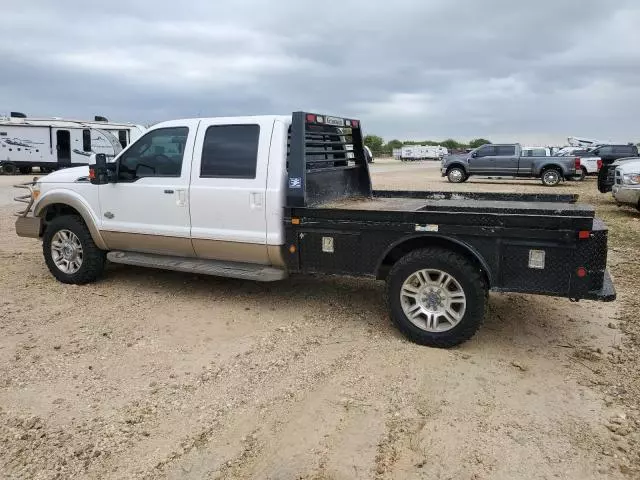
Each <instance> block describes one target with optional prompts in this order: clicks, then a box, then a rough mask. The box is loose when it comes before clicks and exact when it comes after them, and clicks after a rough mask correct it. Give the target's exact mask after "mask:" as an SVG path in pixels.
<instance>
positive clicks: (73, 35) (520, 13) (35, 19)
mask: <svg viewBox="0 0 640 480" xmlns="http://www.w3.org/2000/svg"><path fill="white" fill-rule="evenodd" d="M1 16H2V20H3V21H2V25H3V26H2V41H1V42H0V72H1V74H0V113H5V114H6V113H8V112H9V111H11V110H17V111H22V112H25V113H27V114H28V115H33V116H36V115H39V116H45V115H46V116H60V117H72V118H82V119H85V118H92V117H93V115H95V114H101V115H105V116H107V117H108V118H109V119H113V120H119V121H132V122H137V123H153V122H157V121H161V120H168V119H173V118H180V117H186V116H220V115H242V114H270V113H277V114H280V113H289V112H291V111H293V110H307V111H318V112H321V113H331V114H336V115H344V116H349V117H356V118H360V119H361V120H362V121H363V126H364V128H365V130H366V132H367V133H375V134H378V135H381V136H383V137H384V138H385V139H387V140H389V139H391V138H394V137H397V138H401V139H428V138H434V139H444V138H447V137H453V138H457V139H463V140H464V139H470V138H473V137H478V136H482V137H487V138H489V139H491V140H493V141H505V142H506V141H521V142H523V143H529V144H532V143H549V142H554V143H558V142H561V141H562V140H564V139H566V137H567V136H569V135H577V136H588V137H594V138H596V139H601V140H614V141H624V142H626V141H640V1H638V0H609V1H607V0H554V1H545V0H540V1H538V2H522V1H514V0H482V1H478V0H458V1H456V0H394V1H383V0H353V1H350V0H342V1H337V0H333V1H332V0H325V1H322V2H309V1H301V0H234V1H228V2H223V1H221V0H218V1H213V0H202V1H190V0H183V1H182V2H176V1H167V0H154V1H146V0H136V1H135V2H134V1H119V0H110V1H109V2H92V1H87V0H82V1H76V0H57V1H55V2H52V1H50V0H29V1H26V0H25V1H22V2H14V3H12V4H11V7H10V8H6V5H5V8H4V9H2V13H1Z"/></svg>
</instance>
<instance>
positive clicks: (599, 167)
mask: <svg viewBox="0 0 640 480" xmlns="http://www.w3.org/2000/svg"><path fill="white" fill-rule="evenodd" d="M601 168H602V159H600V158H599V159H598V170H600V169H601Z"/></svg>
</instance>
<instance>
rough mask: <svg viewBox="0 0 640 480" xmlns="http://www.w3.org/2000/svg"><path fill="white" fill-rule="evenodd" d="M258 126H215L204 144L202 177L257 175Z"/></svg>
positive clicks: (206, 134) (201, 163) (209, 130)
mask: <svg viewBox="0 0 640 480" xmlns="http://www.w3.org/2000/svg"><path fill="white" fill-rule="evenodd" d="M259 136H260V126H259V125H213V126H211V127H209V128H207V132H206V133H205V136H204V145H203V146H202V159H201V162H200V177H204V178H207V177H209V178H216V177H226V178H247V179H249V178H256V165H257V162H258V139H259Z"/></svg>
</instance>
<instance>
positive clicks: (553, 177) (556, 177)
mask: <svg viewBox="0 0 640 480" xmlns="http://www.w3.org/2000/svg"><path fill="white" fill-rule="evenodd" d="M540 178H541V179H542V184H543V185H545V186H546V187H555V186H556V185H558V184H559V183H560V180H562V174H561V173H560V171H558V170H556V169H555V168H550V169H548V170H545V171H544V172H542V175H541V176H540Z"/></svg>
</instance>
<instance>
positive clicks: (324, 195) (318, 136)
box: [287, 112, 372, 207]
mask: <svg viewBox="0 0 640 480" xmlns="http://www.w3.org/2000/svg"><path fill="white" fill-rule="evenodd" d="M288 147H289V148H288V155H287V170H288V184H287V206H288V207H305V206H314V205H318V204H320V203H322V202H325V201H332V200H337V199H341V198H348V197H370V196H371V193H372V190H371V177H370V175H369V165H368V163H367V160H366V157H365V152H364V142H363V137H362V130H361V128H360V121H359V120H355V119H346V118H340V117H332V116H327V115H321V114H316V113H308V112H294V113H293V115H292V123H291V128H290V133H289V145H288Z"/></svg>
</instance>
